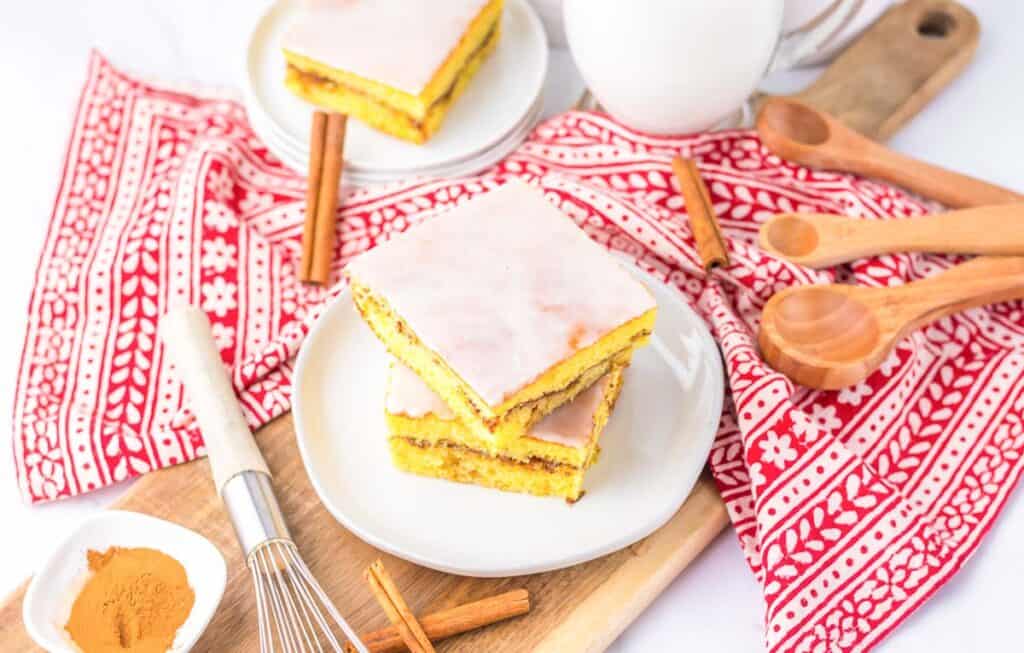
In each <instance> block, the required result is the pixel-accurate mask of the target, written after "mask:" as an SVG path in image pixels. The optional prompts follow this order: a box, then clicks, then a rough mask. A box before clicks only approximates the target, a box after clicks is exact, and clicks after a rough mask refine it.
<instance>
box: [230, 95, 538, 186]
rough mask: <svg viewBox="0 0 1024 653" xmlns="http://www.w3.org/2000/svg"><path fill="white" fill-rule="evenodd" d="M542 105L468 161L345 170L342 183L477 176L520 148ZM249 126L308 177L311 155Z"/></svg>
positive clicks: (261, 127) (260, 125) (255, 122)
mask: <svg viewBox="0 0 1024 653" xmlns="http://www.w3.org/2000/svg"><path fill="white" fill-rule="evenodd" d="M542 106H543V103H542V102H541V100H539V99H538V101H537V103H536V104H534V107H533V108H532V109H531V110H530V113H528V114H527V115H526V117H525V118H524V119H523V121H522V123H520V124H519V125H518V126H516V127H515V129H513V130H512V131H511V132H509V134H508V135H507V136H505V138H503V139H502V140H500V141H498V142H497V143H495V144H494V145H492V146H491V147H489V148H488V149H486V150H484V151H482V152H480V153H477V154H475V155H471V156H469V157H467V158H465V159H455V160H452V161H450V162H448V163H447V164H445V165H442V166H438V167H434V168H425V169H422V170H418V171H415V172H414V173H411V174H410V173H408V172H402V171H381V172H367V171H365V170H362V171H361V170H358V169H355V170H352V169H350V170H346V171H345V172H344V174H343V175H342V180H343V183H345V182H351V183H355V184H370V183H383V182H390V181H400V180H409V179H413V178H417V177H421V178H435V179H441V178H449V179H450V178H454V177H463V176H467V175H473V174H476V173H478V172H480V171H482V170H484V169H486V168H489V167H490V166H492V165H494V164H496V163H498V162H499V161H501V160H502V159H504V158H505V157H506V156H508V155H509V154H511V153H512V152H513V151H514V150H515V149H516V148H518V147H519V146H520V145H521V144H522V142H523V141H524V140H526V138H527V136H529V135H530V132H531V131H532V130H533V128H534V127H535V126H536V124H537V120H538V118H539V117H540V112H541V109H542ZM250 124H251V125H252V127H253V130H254V131H255V132H256V133H257V134H258V135H259V136H260V138H261V140H263V142H264V144H265V145H266V146H267V148H268V149H269V150H270V151H271V152H272V153H273V154H274V156H276V157H277V158H278V159H280V160H281V162H282V163H284V164H285V165H286V166H288V167H289V168H292V169H293V170H295V171H297V172H299V173H302V174H305V172H306V167H307V165H308V161H307V160H306V159H307V156H308V152H304V151H302V150H301V149H300V148H296V147H295V146H294V145H293V144H290V143H286V142H282V141H281V140H280V138H279V137H277V136H275V135H274V134H273V133H272V132H271V131H270V130H268V129H267V128H266V125H265V124H264V123H262V122H261V121H260V120H259V119H258V118H257V117H256V116H255V115H254V116H251V117H250Z"/></svg>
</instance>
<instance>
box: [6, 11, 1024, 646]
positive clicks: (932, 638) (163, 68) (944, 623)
mask: <svg viewBox="0 0 1024 653" xmlns="http://www.w3.org/2000/svg"><path fill="white" fill-rule="evenodd" d="M961 1H963V2H964V4H966V5H968V6H970V7H972V9H974V11H975V12H976V13H977V14H978V17H979V18H980V20H981V23H982V34H983V35H982V40H981V46H980V48H979V49H978V53H977V56H976V58H975V61H974V62H973V64H972V65H971V66H970V67H969V68H968V69H967V71H966V72H965V73H964V74H963V76H962V77H961V78H959V79H958V80H956V81H955V82H954V83H953V85H952V86H951V87H950V88H948V89H947V90H945V91H944V92H943V93H942V94H941V95H940V97H939V98H938V99H936V100H935V101H934V102H933V103H932V104H931V105H930V106H928V107H927V108H926V109H925V110H924V111H923V112H922V113H921V114H920V115H919V116H918V117H916V118H915V119H914V120H913V121H912V122H911V123H910V124H909V125H907V126H906V127H905V128H904V129H903V131H901V132H900V133H899V134H897V135H896V137H895V138H893V139H892V141H891V145H893V146H894V147H895V148H897V149H899V150H902V151H904V152H907V153H909V154H912V155H915V156H918V157H921V158H924V159H928V160H930V161H933V162H936V163H938V164H941V165H945V166H948V167H953V168H956V169H959V170H962V171H964V172H967V173H969V174H972V175H976V176H979V177H983V178H985V179H989V180H991V181H993V182H996V183H999V184H1003V185H1006V186H1009V187H1011V188H1016V189H1020V190H1024V175H1022V171H1024V166H1022V165H1021V163H1020V159H1021V156H1022V155H1024V119H1022V118H1021V113H1020V111H1021V109H1020V107H1021V106H1022V105H1024V79H1022V77H1021V72H1020V62H1021V61H1022V60H1024V38H1022V34H1024V8H1022V7H1021V5H1020V3H1017V2H1012V1H1010V0H988V1H987V2H982V1H974V2H971V1H965V0H961ZM260 4H262V2H260V3H256V2H251V1H250V2H246V1H245V0H231V1H228V0H220V1H218V2H207V1H205V0H188V1H187V2H186V1H178V2H154V1H152V0H116V1H115V0H76V1H69V0H64V1H60V0H36V1H34V2H5V3H3V5H2V6H0V84H2V85H0V88H2V89H3V94H2V100H0V148H2V149H0V180H2V184H0V189H2V196H0V202H2V206H3V207H4V208H3V209H2V211H3V218H2V222H3V237H2V238H0V269H2V270H3V272H4V280H3V283H2V284H0V305H2V306H4V307H5V312H6V315H5V319H2V320H0V370H3V373H2V374H0V414H3V415H10V409H11V402H12V401H13V394H14V379H15V372H16V369H17V364H18V360H19V356H20V353H21V343H22V338H23V335H24V318H23V315H24V311H25V310H26V307H27V306H28V298H29V292H30V287H31V280H32V276H33V274H34V271H35V263H36V257H37V255H38V252H39V249H40V247H41V246H42V242H43V234H44V228H45V226H46V221H47V219H48V216H49V212H50V209H51V203H52V201H53V195H54V192H55V190H56V183H57V179H56V174H57V171H58V168H59V164H60V161H61V157H62V155H63V150H64V146H65V139H66V137H67V134H68V127H69V121H70V118H71V110H72V107H73V103H74V101H75V99H76V97H77V95H78V92H79V88H80V85H81V82H82V79H83V74H84V72H85V63H86V57H87V54H88V51H89V48H91V47H96V48H98V49H99V50H100V51H101V52H103V53H104V54H105V55H106V56H108V57H109V58H110V59H111V60H112V61H113V62H114V63H115V64H116V65H119V66H122V67H125V68H127V69H129V70H132V71H135V72H139V73H142V74H145V75H148V76H153V77H158V78H163V79H172V80H191V81H200V82H204V83H209V84H217V85H233V82H234V80H235V79H236V73H237V70H238V67H239V66H240V63H239V56H240V53H241V51H242V48H243V45H244V31H245V25H246V24H247V23H248V21H249V20H251V18H250V17H251V16H252V15H253V12H254V11H255V10H256V9H257V8H258V7H257V6H256V5H260ZM551 68H552V69H551V73H550V76H549V77H550V78H549V80H548V85H547V93H548V95H547V106H546V114H547V115H551V114H553V113H557V112H558V111H560V110H562V109H564V108H566V107H568V106H569V105H570V104H571V103H572V101H573V100H574V99H575V98H576V97H577V96H578V95H579V92H580V90H581V88H582V84H583V83H582V81H581V80H580V79H579V75H578V74H577V72H576V70H575V68H574V66H573V64H572V60H571V58H570V57H569V56H568V54H567V53H566V52H565V51H561V50H556V51H554V52H553V55H552V66H551ZM814 74H815V71H800V72H796V73H789V74H785V75H781V76H777V77H775V78H773V79H772V80H769V81H770V84H769V85H770V87H771V88H772V89H773V90H785V89H790V90H795V89H796V88H799V87H800V86H801V85H803V84H805V83H807V82H808V81H809V80H810V79H812V78H813V76H814ZM3 430H6V431H7V433H9V427H7V429H3V428H0V432H2V431H3ZM9 451H10V449H9V445H8V444H7V443H6V439H5V443H4V444H3V446H2V447H0V515H2V523H3V531H4V532H3V535H2V536H0V542H2V544H0V551H2V552H3V554H4V555H3V556H2V560H3V562H0V592H6V591H8V590H10V589H13V588H14V587H16V586H17V585H18V583H19V582H20V581H21V579H23V578H24V577H25V576H27V575H28V574H30V573H31V572H32V571H33V570H34V569H35V568H36V566H37V565H38V564H39V563H40V562H41V560H42V559H43V556H44V555H45V553H46V551H47V550H48V549H50V548H52V547H53V546H55V544H56V543H57V540H58V538H60V536H61V534H62V533H64V532H66V531H67V530H68V529H69V528H70V526H71V524H74V523H75V522H76V521H77V520H80V519H82V518H83V517H85V516H86V515H89V514H92V513H93V512H95V511H97V510H99V509H100V508H102V507H103V506H105V505H107V504H109V503H110V502H112V501H114V500H115V499H116V498H117V497H118V496H120V495H121V494H122V493H123V492H124V490H125V489H126V487H127V486H126V485H121V486H119V487H115V488H109V489H106V490H103V491H100V492H95V493H92V494H89V495H86V496H84V497H80V498H77V499H73V500H68V501H63V502H60V503H57V504H55V505H48V506H42V507H35V508H29V507H27V506H25V505H23V504H22V503H21V500H20V498H19V495H18V493H17V489H16V486H15V482H14V471H13V467H12V464H11V457H10V454H9V453H8V452H9ZM1021 542H1024V499H1022V498H1021V494H1020V493H1019V492H1018V493H1017V495H1016V496H1014V497H1013V498H1012V499H1011V501H1010V504H1009V506H1008V507H1007V509H1006V511H1005V513H1004V514H1003V515H1002V517H1001V518H1000V519H999V521H998V522H997V523H996V526H995V528H994V529H993V531H992V532H991V534H990V535H989V536H988V538H987V540H986V541H985V543H984V544H983V545H982V547H981V548H980V550H979V552H978V555H977V556H976V557H975V558H974V559H973V560H971V561H970V562H969V563H968V565H967V567H966V568H965V569H964V570H963V571H962V572H961V573H960V574H959V576H957V577H956V578H955V579H954V580H953V581H952V582H950V583H949V584H947V585H946V586H945V587H944V588H943V589H942V590H941V591H940V592H939V593H938V594H937V595H936V596H935V597H934V598H933V599H932V600H931V601H930V602H929V603H928V604H927V605H926V606H925V607H924V608H922V609H921V610H920V611H919V612H918V613H917V614H916V615H914V616H913V617H912V618H911V619H910V620H909V621H908V623H906V624H905V625H904V626H903V627H902V628H901V629H899V631H897V633H896V634H895V635H893V636H892V637H891V638H890V639H889V640H888V641H887V642H886V643H885V644H883V645H882V646H881V647H879V650H883V651H905V650H928V651H931V653H943V652H947V651H948V652H954V651H955V652H957V653H959V652H961V651H965V650H967V651H971V650H993V651H1008V650H1020V649H1021V647H1022V644H1021V643H1020V636H1019V635H1018V630H1017V623H1018V620H1019V619H1020V608H1019V605H1020V600H1019V596H1020V590H1021V584H1022V581H1024V556H1022V555H1021V554H1020V552H1021V544H1020V543H1021ZM763 608H764V605H763V601H762V599H761V595H760V592H759V590H758V587H757V584H756V583H755V582H754V579H753V576H752V575H751V574H750V572H749V571H748V569H747V567H746V564H745V563H744V561H743V558H742V556H741V554H740V550H739V547H738V546H737V544H736V541H735V539H734V537H733V535H732V533H731V531H730V532H726V533H724V534H723V535H722V536H720V537H719V538H718V539H717V540H716V541H715V543H714V544H713V545H712V546H711V547H710V548H709V549H708V550H707V551H705V552H704V554H703V555H701V556H700V558H698V559H697V560H696V561H695V562H694V563H693V564H691V565H690V567H689V568H688V569H687V570H686V571H685V572H684V573H683V574H682V575H681V576H680V577H679V578H678V579H676V581H675V582H674V583H673V584H672V585H671V586H670V587H669V588H668V590H667V591H666V592H665V593H664V594H663V595H662V596H661V597H659V598H658V599H657V600H656V601H655V603H654V604H653V605H652V606H651V607H650V609H648V610H647V611H646V612H645V613H644V614H643V615H642V616H641V617H640V618H639V619H638V620H637V622H636V623H635V624H633V625H632V626H631V627H630V628H629V629H628V630H627V631H626V632H625V633H624V634H623V635H622V637H621V638H620V639H619V640H618V641H617V642H616V643H615V644H614V645H613V646H612V648H611V650H612V651H616V652H619V653H622V652H628V651H669V650H681V649H682V648H683V647H685V648H686V649H687V650H710V649H711V648H712V647H713V648H714V650H715V651H717V652H720V653H725V652H728V651H745V652H746V651H757V650H761V647H762V644H761V623H762V612H763Z"/></svg>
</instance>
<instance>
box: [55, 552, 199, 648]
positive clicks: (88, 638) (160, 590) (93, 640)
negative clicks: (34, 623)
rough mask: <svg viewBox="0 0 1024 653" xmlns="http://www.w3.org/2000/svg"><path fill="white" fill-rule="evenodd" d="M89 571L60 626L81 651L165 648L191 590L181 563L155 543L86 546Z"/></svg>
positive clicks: (191, 599)
mask: <svg viewBox="0 0 1024 653" xmlns="http://www.w3.org/2000/svg"><path fill="white" fill-rule="evenodd" d="M87 556H88V560H89V570H90V571H91V572H92V576H90V578H89V580H88V581H86V584H85V587H83V588H82V591H81V592H79V594H78V597H77V598H76V599H75V602H74V604H73V605H72V607H71V616H70V617H69V618H68V622H67V624H66V625H65V626H64V628H65V629H66V630H67V632H68V634H69V635H71V639H73V640H74V641H75V643H76V644H78V646H79V647H80V648H81V649H82V651H83V653H120V652H124V651H130V652H131V653H166V651H167V650H168V649H170V648H171V645H172V644H173V642H174V636H175V634H176V633H177V632H178V628H180V627H181V625H182V624H183V623H185V619H187V618H188V614H189V612H191V611H192V604H193V603H195V593H194V592H193V591H192V588H191V587H189V585H188V577H187V576H186V574H185V568H184V567H182V565H181V563H180V562H178V561H177V560H175V559H174V558H172V557H171V556H169V555H167V554H165V553H162V552H160V551H157V550H156V549H145V548H133V549H125V548H120V547H111V548H109V549H107V550H106V551H104V552H102V553H100V552H99V551H89V552H88V553H87Z"/></svg>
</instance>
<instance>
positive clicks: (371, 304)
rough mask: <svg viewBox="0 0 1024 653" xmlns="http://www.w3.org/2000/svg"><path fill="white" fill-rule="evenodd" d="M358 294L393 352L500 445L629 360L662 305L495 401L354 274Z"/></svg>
mask: <svg viewBox="0 0 1024 653" xmlns="http://www.w3.org/2000/svg"><path fill="white" fill-rule="evenodd" d="M350 281H351V286H350V287H351V289H352V298H353V300H354V302H355V304H356V307H357V308H358V309H359V312H360V314H362V316H363V319H364V320H365V321H366V323H367V324H368V325H369V326H370V328H371V329H372V330H373V332H374V333H375V334H376V335H377V337H378V338H379V339H380V340H381V342H383V343H384V346H385V347H387V349H388V351H389V352H391V355H392V356H394V357H395V358H397V359H398V360H400V361H402V362H403V363H405V364H406V365H407V366H408V367H409V368H411V369H412V370H413V371H414V372H416V374H417V375H418V376H419V377H420V378H421V379H423V381H424V382H425V383H426V384H427V385H428V386H430V389H431V390H433V391H434V392H436V393H437V394H438V396H440V397H441V399H442V400H443V401H444V402H445V403H446V404H448V407H449V408H451V409H452V412H454V413H455V414H456V415H457V416H458V417H459V419H461V420H462V421H463V423H464V424H465V425H466V426H467V428H470V429H472V430H473V432H474V433H476V434H477V435H478V436H479V437H481V438H484V439H491V440H493V441H495V442H496V443H497V444H498V445H502V444H504V443H506V442H508V440H510V439H513V438H519V437H522V436H524V435H526V434H527V432H528V431H529V427H531V426H533V424H534V423H536V422H537V420H539V419H540V418H542V417H544V416H545V415H547V414H548V413H550V412H551V411H552V410H554V409H555V408H558V407H559V406H561V405H562V404H563V403H565V402H567V401H571V400H572V399H573V397H575V396H576V395H577V394H579V393H580V392H581V391H583V390H584V389H586V388H587V387H589V386H590V384H591V383H593V382H595V381H597V379H599V378H600V377H601V376H603V375H604V374H605V373H606V372H608V370H609V369H611V367H612V365H615V364H628V363H629V360H630V358H631V357H632V354H633V350H634V349H635V348H637V347H639V346H641V345H643V344H645V343H646V342H647V340H648V339H649V338H650V334H651V331H652V330H653V328H654V319H655V316H656V313H657V310H656V309H651V310H650V311H647V312H646V313H644V314H643V315H641V316H640V317H638V318H636V319H633V320H630V321H629V322H627V323H625V324H623V325H622V326H620V327H618V328H617V329H613V330H612V331H610V332H609V333H607V334H605V335H604V336H603V337H602V338H600V339H598V340H597V341H596V342H595V343H594V344H592V345H590V346H588V347H585V348H583V349H580V350H579V351H577V352H576V353H575V354H573V355H572V356H570V357H568V358H566V359H563V360H562V361H560V362H558V363H556V364H554V365H552V366H551V367H550V368H548V369H547V370H546V371H545V372H544V373H542V374H541V375H540V376H539V377H538V378H537V379H536V380H534V381H533V382H532V383H530V384H528V385H526V386H525V387H523V388H520V389H519V390H518V391H516V392H514V393H512V395H511V396H509V397H506V398H505V400H504V401H503V402H502V403H501V404H500V405H498V406H490V405H488V404H487V402H486V401H484V399H483V398H482V397H481V396H480V395H479V394H478V393H477V392H476V391H475V390H473V388H472V387H471V386H470V385H469V384H468V383H466V382H465V381H464V380H462V379H461V378H460V377H459V375H458V374H456V373H455V372H454V371H453V370H452V369H451V368H450V367H449V366H448V365H447V363H445V361H444V360H442V358H441V356H439V355H438V354H437V353H435V352H433V351H432V350H430V349H429V348H428V347H426V346H425V345H424V344H423V343H422V342H420V340H419V338H418V337H417V336H416V334H415V333H414V332H413V330H412V329H411V328H410V327H409V326H408V325H407V324H406V323H405V321H404V320H403V319H402V318H401V317H400V316H398V315H397V314H395V312H394V311H392V310H391V307H390V306H389V305H388V303H387V302H386V301H385V300H384V299H383V298H382V297H379V296H377V295H376V294H375V293H373V292H371V291H370V289H369V288H367V287H366V286H363V285H362V284H360V283H359V280H358V279H357V278H355V277H351V279H350Z"/></svg>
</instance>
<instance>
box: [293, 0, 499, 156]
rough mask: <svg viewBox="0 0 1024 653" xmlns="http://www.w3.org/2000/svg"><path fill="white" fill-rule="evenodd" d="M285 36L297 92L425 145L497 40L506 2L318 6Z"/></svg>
mask: <svg viewBox="0 0 1024 653" xmlns="http://www.w3.org/2000/svg"><path fill="white" fill-rule="evenodd" d="M311 5H312V6H310V7H309V8H308V9H307V10H306V11H304V12H303V13H302V14H301V15H300V16H299V17H298V19H297V20H296V21H295V22H294V23H293V24H291V25H290V26H289V28H288V30H287V31H286V32H285V35H284V38H283V41H282V48H283V50H284V56H285V60H286V61H287V71H286V73H285V84H286V85H287V86H288V88H289V89H291V91H292V92H293V93H295V94H296V95H298V96H299V97H301V98H303V99H305V100H308V101H310V102H312V103H314V104H318V105H320V106H323V107H327V108H329V109H332V110H334V111H338V112H340V113H344V114H347V115H349V116H352V117H354V118H357V119H359V120H362V121H363V122H365V123H367V124H368V125H370V126H371V127H374V128H375V129H379V130H380V131H383V132H386V133H388V134H391V135H393V136H397V137H398V138H402V139H405V140H407V141H412V142H414V143H423V142H425V141H426V140H427V139H428V138H430V136H431V135H432V134H433V133H434V132H436V131H437V129H438V128H439V127H440V125H441V121H442V120H443V119H444V116H445V114H446V113H447V112H448V108H449V107H450V106H451V105H452V103H453V102H454V101H455V99H456V98H457V97H458V96H459V95H460V94H461V93H462V91H463V89H464V88H465V87H466V84H467V83H468V82H469V80H470V78H471V77H472V76H473V74H474V73H475V72H476V71H477V69H478V68H479V67H480V64H481V63H482V62H483V60H484V59H485V58H486V57H487V55H488V54H489V53H490V52H491V51H492V50H494V48H495V45H496V44H497V42H498V30H499V27H500V23H501V13H502V5H503V0H334V1H333V2H329V1H328V2H323V1H321V2H315V3H311Z"/></svg>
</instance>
